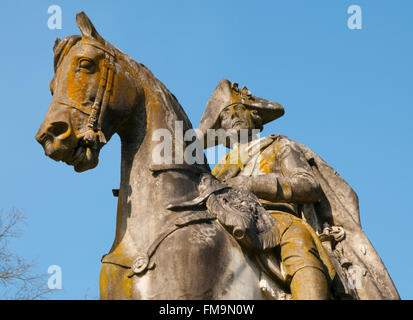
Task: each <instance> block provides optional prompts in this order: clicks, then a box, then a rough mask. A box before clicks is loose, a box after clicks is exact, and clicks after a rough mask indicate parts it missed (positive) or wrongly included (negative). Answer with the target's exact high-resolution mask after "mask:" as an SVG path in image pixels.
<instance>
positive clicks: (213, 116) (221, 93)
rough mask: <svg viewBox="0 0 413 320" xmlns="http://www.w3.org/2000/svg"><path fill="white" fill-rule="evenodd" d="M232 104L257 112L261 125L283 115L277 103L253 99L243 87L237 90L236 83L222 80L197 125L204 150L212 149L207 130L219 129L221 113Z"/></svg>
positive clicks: (280, 106) (282, 110) (282, 109)
mask: <svg viewBox="0 0 413 320" xmlns="http://www.w3.org/2000/svg"><path fill="white" fill-rule="evenodd" d="M233 104H243V105H245V106H246V107H247V108H252V109H255V110H257V112H258V114H259V116H260V117H261V118H262V124H265V123H268V122H270V121H272V120H275V119H277V118H279V117H281V116H282V115H283V114H284V108H283V106H282V105H280V104H279V103H277V102H272V101H269V100H265V99H261V98H258V97H255V96H253V95H252V94H251V91H249V90H248V89H247V88H246V87H245V86H244V87H242V88H241V89H239V88H238V83H236V82H230V81H229V80H227V79H222V80H221V81H220V82H219V83H218V85H217V87H216V88H215V90H214V92H212V95H211V97H210V98H209V100H208V103H207V107H206V109H205V112H204V114H203V116H202V119H201V122H200V123H199V130H200V131H201V132H202V134H203V137H204V148H209V147H212V145H207V139H206V134H207V130H208V129H219V121H218V120H219V115H220V113H221V111H222V110H224V109H225V108H226V107H228V106H230V105H233Z"/></svg>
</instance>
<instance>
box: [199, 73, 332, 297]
mask: <svg viewBox="0 0 413 320" xmlns="http://www.w3.org/2000/svg"><path fill="white" fill-rule="evenodd" d="M283 114H284V109H283V107H282V106H281V105H279V104H278V103H274V102H270V101H267V100H264V99H260V98H257V97H254V96H252V95H251V93H250V92H249V91H248V90H247V89H246V88H245V87H244V88H242V89H241V90H240V89H239V88H238V85H237V84H236V83H230V82H229V81H228V80H226V79H223V80H221V81H220V82H219V84H218V86H217V88H216V89H215V91H214V92H213V93H212V95H211V98H210V100H209V101H208V105H207V108H206V110H205V112H204V115H203V117H202V120H201V123H200V126H199V129H200V130H201V131H202V132H203V134H204V136H205V137H206V136H207V130H208V129H215V130H216V129H224V130H225V131H226V132H232V133H234V132H235V133H238V138H239V136H240V134H239V133H240V132H241V130H242V129H246V130H248V141H244V142H245V143H242V141H241V143H232V142H228V141H229V140H228V139H227V140H226V141H225V142H224V143H225V144H226V145H227V147H229V148H231V149H232V151H231V152H230V153H229V154H227V155H226V157H224V158H223V159H222V160H221V161H220V162H219V163H218V164H217V165H216V166H215V168H214V170H213V171H212V174H213V175H214V176H215V177H216V178H217V179H219V180H220V181H222V182H225V183H226V184H228V185H230V186H232V187H234V188H241V187H247V188H248V189H250V190H251V191H252V192H253V193H254V194H255V195H256V196H257V197H258V198H259V200H260V202H261V204H262V205H263V206H264V208H266V210H267V212H269V213H270V214H271V215H272V216H273V217H274V218H275V219H276V221H277V223H276V227H277V228H278V234H279V235H280V236H279V247H278V249H279V257H280V260H281V272H282V275H283V277H284V280H285V282H286V283H287V285H289V287H290V290H291V294H292V297H293V299H300V300H301V299H304V300H307V299H328V298H329V289H328V282H329V280H330V278H331V277H330V275H329V271H331V270H332V269H333V267H332V265H331V261H330V260H329V258H328V257H327V255H326V252H325V251H324V249H323V247H322V245H321V242H320V241H319V239H318V236H317V235H316V233H315V232H314V230H313V229H312V228H311V227H310V226H309V225H308V224H307V223H305V222H304V221H303V220H302V219H301V217H300V216H299V214H300V211H299V207H300V205H302V204H305V203H314V202H317V201H318V200H319V196H320V192H319V191H320V190H319V189H320V186H319V184H318V182H317V180H316V179H315V177H314V174H313V171H312V169H311V167H310V165H309V163H308V162H307V161H306V159H305V157H304V155H303V154H302V152H301V151H300V150H299V148H297V147H296V146H295V145H294V143H293V141H291V140H289V139H288V138H287V137H284V136H281V135H278V134H276V135H270V136H268V137H264V138H261V139H257V137H254V135H253V134H252V130H253V129H258V130H259V131H261V130H262V128H263V124H265V123H267V122H269V121H272V120H274V119H276V118H279V117H281V116H282V115H283ZM214 141H215V140H214ZM231 141H232V140H231ZM215 144H216V142H213V143H212V145H208V142H207V141H206V140H205V147H210V146H213V145H215ZM254 150H255V151H254ZM234 159H237V160H236V161H234ZM330 274H331V273H330Z"/></svg>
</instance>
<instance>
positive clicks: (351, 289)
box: [285, 137, 400, 300]
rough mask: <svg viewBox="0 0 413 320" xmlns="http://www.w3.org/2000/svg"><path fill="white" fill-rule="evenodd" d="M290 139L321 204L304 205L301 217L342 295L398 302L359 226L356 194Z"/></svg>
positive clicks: (389, 280) (317, 158)
mask: <svg viewBox="0 0 413 320" xmlns="http://www.w3.org/2000/svg"><path fill="white" fill-rule="evenodd" d="M285 138H287V139H289V138H288V137H285ZM289 140H290V141H292V142H293V143H295V144H296V145H297V146H298V147H299V148H300V149H301V151H302V152H303V153H304V155H305V157H306V159H307V161H308V162H309V164H310V166H311V168H312V169H313V172H314V174H315V176H316V178H317V180H318V182H319V183H320V186H321V189H322V197H321V200H320V202H319V203H317V204H311V205H304V206H303V209H302V214H303V218H304V219H305V220H306V221H307V222H308V223H309V224H310V225H311V226H312V227H313V229H314V230H315V231H316V232H317V233H318V234H319V236H320V239H321V240H322V241H323V245H324V246H325V248H326V249H327V251H328V252H329V255H330V258H331V260H332V261H333V263H334V265H335V268H336V271H337V273H338V274H339V276H340V278H341V282H342V283H343V285H344V290H345V293H346V294H350V295H351V296H352V297H353V298H354V299H360V300H379V299H380V300H382V299H386V300H390V299H391V300H394V299H400V296H399V294H398V292H397V289H396V287H395V285H394V283H393V281H392V279H391V278H390V275H389V273H388V271H387V269H386V267H385V266H384V264H383V261H382V260H381V258H380V256H379V255H378V254H377V252H376V250H375V248H374V247H373V245H372V244H371V242H370V241H369V239H368V238H367V236H366V235H365V233H364V231H363V229H362V227H361V223H360V212H359V200H358V197H357V194H356V193H355V192H354V190H353V189H352V188H351V187H350V185H349V184H348V183H347V182H346V181H345V180H344V179H343V178H342V177H341V176H340V175H339V174H338V173H337V172H336V171H335V170H334V169H333V168H332V167H330V166H329V165H328V164H327V163H326V162H325V161H324V160H323V159H322V158H320V157H319V156H318V155H317V154H316V153H315V152H313V151H312V150H311V149H310V148H308V147H306V146H305V145H303V144H301V143H299V142H297V141H294V140H292V139H289Z"/></svg>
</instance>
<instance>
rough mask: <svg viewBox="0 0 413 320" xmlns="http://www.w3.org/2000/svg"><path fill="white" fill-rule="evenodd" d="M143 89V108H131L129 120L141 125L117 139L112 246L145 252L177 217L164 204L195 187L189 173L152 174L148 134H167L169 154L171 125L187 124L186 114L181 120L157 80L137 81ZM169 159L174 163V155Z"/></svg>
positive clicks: (175, 104) (172, 100)
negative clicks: (118, 167) (160, 131)
mask: <svg viewBox="0 0 413 320" xmlns="http://www.w3.org/2000/svg"><path fill="white" fill-rule="evenodd" d="M143 86H144V90H145V106H144V108H141V109H138V108H137V109H136V114H135V117H134V118H135V119H146V121H142V122H141V123H138V124H137V126H136V128H134V130H132V131H133V132H132V134H128V135H127V138H125V137H123V138H122V137H121V140H122V160H121V185H120V192H119V200H118V216H117V231H116V239H115V243H114V246H116V244H119V243H120V242H121V241H122V239H129V240H127V242H129V243H133V246H134V248H133V249H132V250H136V249H137V248H139V249H140V250H145V247H147V246H148V245H149V244H150V243H151V242H152V241H153V240H154V239H155V238H156V236H157V235H158V234H159V232H161V230H164V229H165V228H166V226H167V225H169V224H170V223H172V221H173V220H174V219H175V217H176V216H177V213H176V212H173V211H170V210H167V209H166V206H167V205H168V204H170V203H171V202H173V201H174V200H175V201H176V200H177V199H179V198H182V197H184V196H185V195H188V194H191V192H192V193H195V192H196V190H197V184H198V180H197V177H196V176H195V175H194V174H190V173H189V172H184V171H165V172H163V173H159V172H158V173H156V172H153V171H152V170H151V166H152V165H153V159H152V151H153V148H154V147H155V145H156V144H159V142H158V141H153V139H152V135H153V133H154V132H155V131H156V130H158V129H167V130H168V131H170V133H171V135H172V137H173V139H172V150H174V147H175V144H176V139H175V133H176V132H175V129H176V127H175V121H183V123H184V129H185V128H187V127H188V126H190V123H189V121H188V119H187V118H186V115H184V116H182V113H183V110H182V109H181V107H180V105H179V104H178V102H177V101H176V99H175V98H174V97H173V96H172V95H171V94H170V93H169V91H167V89H166V88H165V87H164V86H163V85H162V84H161V83H160V82H159V81H158V80H156V79H155V78H153V79H148V80H146V81H143ZM180 135H181V134H178V135H177V136H178V137H179V136H180ZM181 138H182V137H181ZM172 158H173V161H174V158H175V153H173V157H172ZM125 237H126V238H125ZM129 247H130V246H129Z"/></svg>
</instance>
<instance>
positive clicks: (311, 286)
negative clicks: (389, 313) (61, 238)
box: [290, 267, 329, 300]
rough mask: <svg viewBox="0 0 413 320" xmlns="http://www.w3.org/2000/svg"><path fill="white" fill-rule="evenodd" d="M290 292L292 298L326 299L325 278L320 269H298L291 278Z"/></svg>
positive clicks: (327, 295)
mask: <svg viewBox="0 0 413 320" xmlns="http://www.w3.org/2000/svg"><path fill="white" fill-rule="evenodd" d="M290 288H291V294H292V296H293V299H294V300H327V299H328V298H329V294H328V284H327V279H326V276H325V274H324V272H322V271H321V270H320V269H317V268H313V267H306V268H302V269H300V270H298V271H297V272H296V273H295V274H294V276H293V279H292V280H291V285H290Z"/></svg>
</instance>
